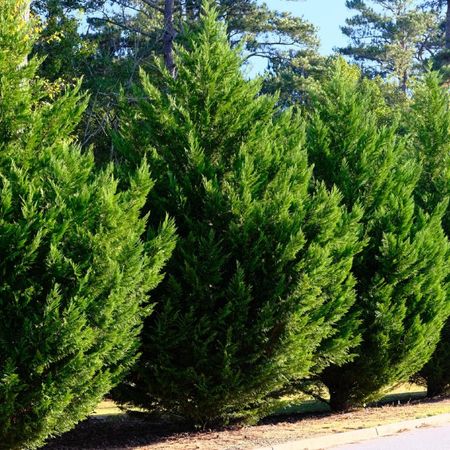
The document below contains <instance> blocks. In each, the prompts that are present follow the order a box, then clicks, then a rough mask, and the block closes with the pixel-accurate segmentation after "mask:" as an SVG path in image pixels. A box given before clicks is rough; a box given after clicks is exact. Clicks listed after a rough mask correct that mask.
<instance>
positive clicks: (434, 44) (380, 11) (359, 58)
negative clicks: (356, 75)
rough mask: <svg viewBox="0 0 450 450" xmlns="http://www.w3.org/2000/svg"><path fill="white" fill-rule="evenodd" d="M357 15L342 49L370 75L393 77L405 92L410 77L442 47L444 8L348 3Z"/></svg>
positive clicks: (410, 1)
mask: <svg viewBox="0 0 450 450" xmlns="http://www.w3.org/2000/svg"><path fill="white" fill-rule="evenodd" d="M346 5H347V8H349V9H350V10H352V11H354V12H355V13H356V14H355V15H354V16H352V17H350V18H348V19H347V20H346V25H345V26H344V27H342V32H343V33H344V34H345V35H346V36H348V37H349V39H350V44H349V45H348V46H347V47H345V48H342V49H340V52H341V53H342V54H344V55H347V56H350V57H352V58H353V59H354V60H355V61H356V62H357V63H358V64H360V65H361V67H362V68H363V69H364V70H365V71H366V72H367V73H370V74H376V75H381V76H383V77H393V78H394V79H396V80H397V81H398V85H399V86H400V87H401V89H402V90H403V91H404V92H406V90H407V88H408V87H409V81H410V78H411V76H412V75H413V74H414V73H415V72H417V70H418V69H421V68H422V69H423V68H424V66H425V65H426V63H427V61H428V60H429V59H430V57H432V56H433V55H434V54H435V53H436V51H437V50H438V49H440V48H441V47H442V46H443V36H442V32H441V29H440V27H439V24H440V23H441V18H442V8H441V7H439V6H437V5H435V4H432V2H429V1H415V0H347V1H346Z"/></svg>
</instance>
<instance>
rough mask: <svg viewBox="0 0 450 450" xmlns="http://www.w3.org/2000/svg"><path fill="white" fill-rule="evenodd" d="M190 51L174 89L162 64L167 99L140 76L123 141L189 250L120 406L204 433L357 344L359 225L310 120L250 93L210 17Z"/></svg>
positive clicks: (180, 252)
mask: <svg viewBox="0 0 450 450" xmlns="http://www.w3.org/2000/svg"><path fill="white" fill-rule="evenodd" d="M181 39H182V41H183V42H184V45H183V46H182V47H181V46H179V47H178V48H176V52H175V64H176V67H177V70H176V71H177V74H176V76H175V77H172V76H171V75H170V73H169V72H168V71H167V70H165V69H164V67H163V66H162V64H160V71H161V77H162V78H163V79H164V87H163V89H162V90H159V89H158V88H157V87H155V86H154V85H153V84H152V83H151V81H150V79H149V77H148V76H147V75H145V74H143V77H142V86H143V87H142V91H141V92H139V93H137V98H140V100H139V101H138V103H139V105H138V107H137V108H136V109H132V110H131V111H129V114H127V116H126V117H124V118H123V120H122V137H121V139H119V140H118V143H119V146H120V147H121V151H122V153H123V154H124V155H125V157H127V158H128V160H129V161H130V162H133V161H139V158H141V157H142V154H143V152H144V150H147V153H148V156H147V157H148V158H151V159H152V161H153V164H152V167H153V166H154V167H157V169H155V171H154V172H153V174H154V176H155V177H156V186H155V189H154V190H153V191H152V193H151V194H150V196H149V201H150V204H151V205H153V206H154V207H156V211H159V213H158V212H157V213H155V214H153V216H152V217H153V219H156V220H159V218H158V214H161V213H162V212H163V211H168V212H169V214H170V215H171V216H172V217H174V219H175V222H176V226H177V230H178V233H179V236H180V239H179V241H178V243H177V246H176V248H175V250H174V254H173V257H172V258H171V260H170V262H169V263H168V264H169V265H168V269H167V270H168V276H167V278H166V279H165V281H164V282H163V283H162V284H161V285H160V287H158V289H157V294H155V295H156V296H157V300H158V304H157V307H156V310H155V313H154V314H153V315H152V316H151V318H150V319H149V320H148V321H147V322H146V324H145V330H144V333H143V345H142V356H141V358H140V360H139V362H138V365H137V367H136V370H135V371H134V372H133V375H132V376H131V377H130V378H129V379H128V382H127V383H126V384H124V385H123V386H122V387H121V389H120V390H119V391H118V392H117V393H116V395H117V398H119V399H121V400H122V401H128V402H131V403H133V404H135V405H138V406H141V407H144V408H147V409H149V410H153V409H159V410H163V411H164V410H166V411H170V412H172V413H174V414H180V415H182V416H183V417H185V418H186V419H188V420H190V421H191V422H192V423H194V424H196V425H199V426H205V425H207V424H218V423H224V422H227V421H230V420H254V418H255V417H256V416H257V415H258V414H259V413H260V411H261V409H260V408H261V407H262V405H263V404H264V399H265V397H266V396H267V395H268V394H270V393H272V392H273V391H275V390H277V389H280V388H281V387H283V386H284V385H285V384H286V383H288V381H289V380H290V379H292V378H302V377H304V376H306V375H308V374H309V373H310V371H311V370H313V369H314V370H318V369H319V368H322V367H323V366H326V365H327V364H328V363H329V362H330V360H332V361H335V362H343V361H346V360H348V359H349V357H350V354H351V352H350V349H351V348H352V347H353V346H354V345H355V344H356V343H357V342H358V339H359V337H358V335H357V334H355V332H354V330H355V329H356V328H357V324H358V322H357V319H356V318H355V317H349V316H347V311H348V310H349V308H350V306H351V305H352V303H353V301H354V291H353V285H354V281H353V278H352V276H351V275H350V267H351V264H352V258H353V255H354V253H355V252H356V251H357V250H358V248H359V242H358V237H357V236H358V227H359V225H358V223H357V218H358V213H353V214H348V213H347V212H346V211H345V210H344V209H343V208H342V207H341V206H340V201H341V195H340V194H339V193H338V192H337V191H336V190H335V189H332V190H331V191H328V190H326V189H325V187H324V185H323V184H321V183H317V185H316V186H315V187H313V186H312V181H311V167H310V166H308V162H307V155H306V151H305V147H304V138H305V132H304V126H303V123H302V120H301V119H300V118H299V117H298V116H297V115H295V114H294V113H293V112H292V111H291V110H286V111H284V112H281V111H280V110H278V109H277V107H276V103H277V98H276V97H273V96H267V95H259V90H260V85H261V83H260V81H254V80H253V81H247V80H246V79H245V76H244V75H243V74H242V72H241V64H242V58H241V56H240V53H239V49H237V50H236V49H231V48H230V46H229V44H228V42H227V35H226V30H225V25H224V24H223V23H221V22H219V21H218V20H217V14H216V12H215V11H214V10H213V9H211V8H210V7H209V6H206V11H205V12H204V14H203V16H202V19H201V21H200V22H199V25H198V28H195V29H191V30H190V31H189V30H188V31H187V32H186V33H185V35H184V36H183V37H182V38H181ZM153 206H152V208H153Z"/></svg>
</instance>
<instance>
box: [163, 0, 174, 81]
mask: <svg viewBox="0 0 450 450" xmlns="http://www.w3.org/2000/svg"><path fill="white" fill-rule="evenodd" d="M173 10H174V0H165V4H164V34H163V53H164V62H165V64H166V67H167V69H168V70H169V72H170V74H171V75H172V76H175V63H174V60H173V41H174V38H175V28H174V26H173Z"/></svg>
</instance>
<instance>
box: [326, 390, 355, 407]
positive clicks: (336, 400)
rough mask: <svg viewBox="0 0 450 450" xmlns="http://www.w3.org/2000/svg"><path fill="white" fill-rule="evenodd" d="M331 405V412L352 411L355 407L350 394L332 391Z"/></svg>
mask: <svg viewBox="0 0 450 450" xmlns="http://www.w3.org/2000/svg"><path fill="white" fill-rule="evenodd" d="M329 405H330V408H331V410H332V411H336V412H345V411H348V410H350V409H352V407H353V406H354V405H352V404H351V402H350V397H349V395H348V392H344V391H338V390H335V391H332V390H331V389H330V402H329Z"/></svg>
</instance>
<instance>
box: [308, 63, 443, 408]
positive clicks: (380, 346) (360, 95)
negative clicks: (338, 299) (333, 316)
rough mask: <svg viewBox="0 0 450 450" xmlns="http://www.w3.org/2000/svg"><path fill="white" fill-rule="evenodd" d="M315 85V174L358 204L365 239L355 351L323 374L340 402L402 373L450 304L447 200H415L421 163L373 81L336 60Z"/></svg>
mask: <svg viewBox="0 0 450 450" xmlns="http://www.w3.org/2000/svg"><path fill="white" fill-rule="evenodd" d="M330 72H331V75H330V77H329V80H328V81H327V82H326V83H323V84H322V91H321V92H318V94H317V98H316V102H315V105H314V106H315V112H314V114H312V117H311V125H310V127H309V130H308V131H309V147H308V148H309V149H310V156H311V160H312V162H314V164H315V176H316V177H317V178H318V179H319V180H324V181H325V182H326V183H327V184H328V185H329V186H333V185H336V186H337V187H338V188H339V189H340V191H341V192H342V194H343V196H344V200H345V202H346V203H347V205H348V207H353V206H354V205H358V206H359V207H361V208H362V209H363V218H362V223H363V226H364V230H363V237H364V239H365V242H366V245H365V247H364V250H363V251H362V252H361V253H360V254H359V255H358V256H357V257H356V258H355V261H354V265H353V273H354V275H355V278H356V280H357V283H356V295H357V299H356V302H355V304H354V306H353V308H352V310H353V312H354V313H355V314H357V315H358V316H359V317H360V318H361V321H362V322H361V333H362V342H361V345H360V346H359V348H358V349H357V352H358V354H359V356H358V357H357V358H356V359H355V360H353V361H352V362H351V363H349V364H346V365H344V366H342V367H337V366H330V367H329V368H327V369H325V371H324V372H323V374H322V375H321V380H322V382H323V383H324V384H325V385H326V386H327V387H328V388H329V390H330V395H331V401H330V403H331V406H332V407H333V408H335V409H345V408H348V407H350V406H354V405H358V404H362V403H364V402H366V401H367V400H370V399H374V398H376V397H377V396H378V395H379V394H380V391H381V390H382V389H383V388H386V387H390V386H391V385H393V384H396V383H399V382H402V381H405V380H408V378H409V377H410V376H411V375H412V374H413V373H415V372H417V371H418V370H419V369H420V368H421V367H422V366H423V365H424V364H425V363H426V362H427V361H428V359H429V358H430V356H431V354H432V352H433V351H434V348H435V346H436V344H437V342H438V340H439V334H440V331H441V328H442V326H443V324H444V322H445V320H446V318H447V316H448V313H449V302H448V300H447V285H446V278H447V275H448V271H449V268H448V263H447V258H448V251H449V245H448V241H447V239H446V238H445V235H444V232H443V230H442V227H441V217H442V215H443V214H444V212H445V208H446V203H445V202H444V203H438V204H437V207H436V208H434V207H433V208H431V209H430V214H429V215H427V214H426V213H424V212H422V211H421V210H420V209H419V208H418V206H417V205H416V204H415V201H414V189H415V188H416V185H417V183H418V178H419V175H420V165H419V164H416V163H415V160H414V158H411V157H409V155H408V151H407V148H406V144H405V142H404V141H403V140H402V139H400V138H399V137H398V130H397V126H396V124H395V122H393V123H391V124H390V125H384V126H383V125H380V114H379V105H380V99H379V98H378V94H377V92H378V87H377V86H376V85H375V84H374V83H372V82H370V81H368V80H361V79H360V76H359V74H358V73H355V71H354V69H353V68H351V67H348V66H347V65H346V64H345V63H344V62H343V61H339V62H338V63H337V64H336V65H335V66H334V67H333V68H332V69H331V71H330Z"/></svg>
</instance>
